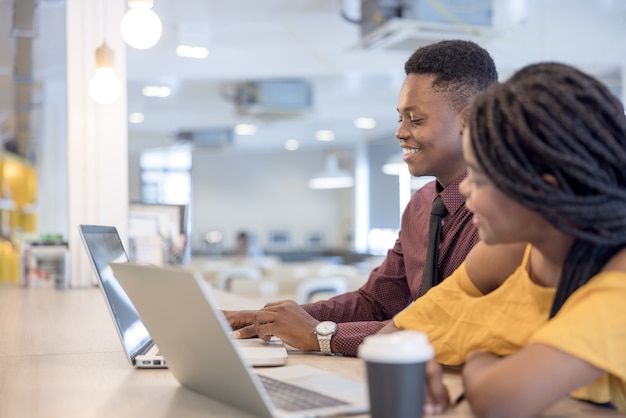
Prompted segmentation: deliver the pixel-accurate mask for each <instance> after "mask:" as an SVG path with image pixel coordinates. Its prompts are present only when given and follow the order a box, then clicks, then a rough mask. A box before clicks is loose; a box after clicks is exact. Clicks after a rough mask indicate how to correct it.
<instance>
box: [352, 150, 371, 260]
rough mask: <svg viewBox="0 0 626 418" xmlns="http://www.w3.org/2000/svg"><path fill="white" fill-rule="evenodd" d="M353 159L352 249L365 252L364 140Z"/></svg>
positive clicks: (367, 220)
mask: <svg viewBox="0 0 626 418" xmlns="http://www.w3.org/2000/svg"><path fill="white" fill-rule="evenodd" d="M354 161H355V162H354V251H356V252H357V253H366V252H368V251H369V246H368V241H367V234H368V232H369V230H370V210H369V208H370V202H369V199H370V170H369V162H368V156H367V143H366V142H365V141H359V143H358V144H357V146H356V153H355V158H354Z"/></svg>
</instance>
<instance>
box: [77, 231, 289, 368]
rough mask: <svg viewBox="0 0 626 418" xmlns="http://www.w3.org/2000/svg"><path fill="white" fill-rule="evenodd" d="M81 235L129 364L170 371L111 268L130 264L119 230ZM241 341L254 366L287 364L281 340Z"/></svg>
mask: <svg viewBox="0 0 626 418" xmlns="http://www.w3.org/2000/svg"><path fill="white" fill-rule="evenodd" d="M79 231H80V236H81V239H82V241H83V244H84V246H85V249H86V250H87V254H88V255H89V260H90V261H91V265H92V266H93V269H94V272H95V274H96V277H97V278H98V282H99V283H100V288H101V289H102V294H103V295H104V300H105V301H106V304H107V306H108V308H109V312H110V313H111V317H112V318H113V323H114V324H115V329H116V330H117V334H118V336H119V338H120V340H121V342H122V346H123V347H124V352H125V353H126V357H127V358H128V361H129V362H130V364H132V365H133V366H135V367H137V368H164V367H167V363H166V360H165V359H164V357H163V355H161V353H160V351H159V348H158V347H157V346H156V345H155V344H154V342H153V341H152V337H151V336H150V333H149V332H148V330H147V329H146V327H145V325H144V324H143V322H142V320H141V318H140V316H139V314H138V313H137V310H136V309H135V307H134V306H133V304H132V302H131V301H130V299H129V298H128V296H127V295H126V292H124V289H122V287H121V286H120V284H119V283H118V281H117V279H116V278H115V275H114V274H113V272H112V271H111V268H110V267H109V263H111V262H121V263H124V262H128V256H127V253H126V251H125V250H124V246H123V245H122V240H121V239H120V236H119V234H118V232H117V229H116V228H115V227H114V226H106V225H80V227H79ZM240 341H241V345H242V350H243V353H244V355H245V356H246V358H247V359H248V361H249V362H250V363H251V364H253V365H254V366H282V365H284V364H286V363H287V349H286V348H285V346H284V344H283V343H282V341H280V340H273V341H271V342H270V343H269V344H268V343H264V342H263V341H261V340H260V339H252V340H240Z"/></svg>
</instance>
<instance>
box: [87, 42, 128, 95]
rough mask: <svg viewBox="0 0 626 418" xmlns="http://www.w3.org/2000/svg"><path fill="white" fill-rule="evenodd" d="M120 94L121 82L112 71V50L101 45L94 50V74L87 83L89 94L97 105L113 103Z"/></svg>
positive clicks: (104, 44) (103, 44)
mask: <svg viewBox="0 0 626 418" xmlns="http://www.w3.org/2000/svg"><path fill="white" fill-rule="evenodd" d="M121 93H122V82H121V81H120V79H119V78H118V77H117V75H115V71H114V70H113V50H112V49H111V48H109V47H108V46H107V44H106V43H104V42H103V43H102V45H100V47H99V48H98V49H96V73H95V74H94V76H93V77H92V78H91V81H90V82H89V94H90V95H91V97H92V98H93V99H94V100H95V101H96V102H98V103H101V104H109V103H113V102H114V101H116V100H117V99H118V97H120V94H121Z"/></svg>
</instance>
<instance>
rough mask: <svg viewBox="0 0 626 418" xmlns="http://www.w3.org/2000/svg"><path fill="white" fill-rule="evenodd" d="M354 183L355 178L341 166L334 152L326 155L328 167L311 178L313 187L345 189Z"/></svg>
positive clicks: (310, 181)
mask: <svg viewBox="0 0 626 418" xmlns="http://www.w3.org/2000/svg"><path fill="white" fill-rule="evenodd" d="M353 185H354V178H353V177H352V175H351V174H350V173H349V172H347V171H346V170H342V169H340V168H339V159H338V158H337V156H336V155H334V154H329V155H328V156H327V157H326V169H325V170H324V171H323V172H321V173H318V174H317V175H316V176H315V177H313V178H312V179H311V180H309V187H310V188H311V189H343V188H347V187H352V186H353Z"/></svg>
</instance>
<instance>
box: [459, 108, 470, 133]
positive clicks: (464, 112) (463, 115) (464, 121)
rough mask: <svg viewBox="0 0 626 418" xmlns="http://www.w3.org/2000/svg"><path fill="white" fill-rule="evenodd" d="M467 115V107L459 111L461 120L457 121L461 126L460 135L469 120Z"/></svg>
mask: <svg viewBox="0 0 626 418" xmlns="http://www.w3.org/2000/svg"><path fill="white" fill-rule="evenodd" d="M469 113H470V107H469V106H465V107H464V108H462V109H461V110H460V111H459V118H461V120H460V121H459V122H460V124H461V134H462V133H463V129H464V128H465V127H466V126H467V119H468V118H469Z"/></svg>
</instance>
